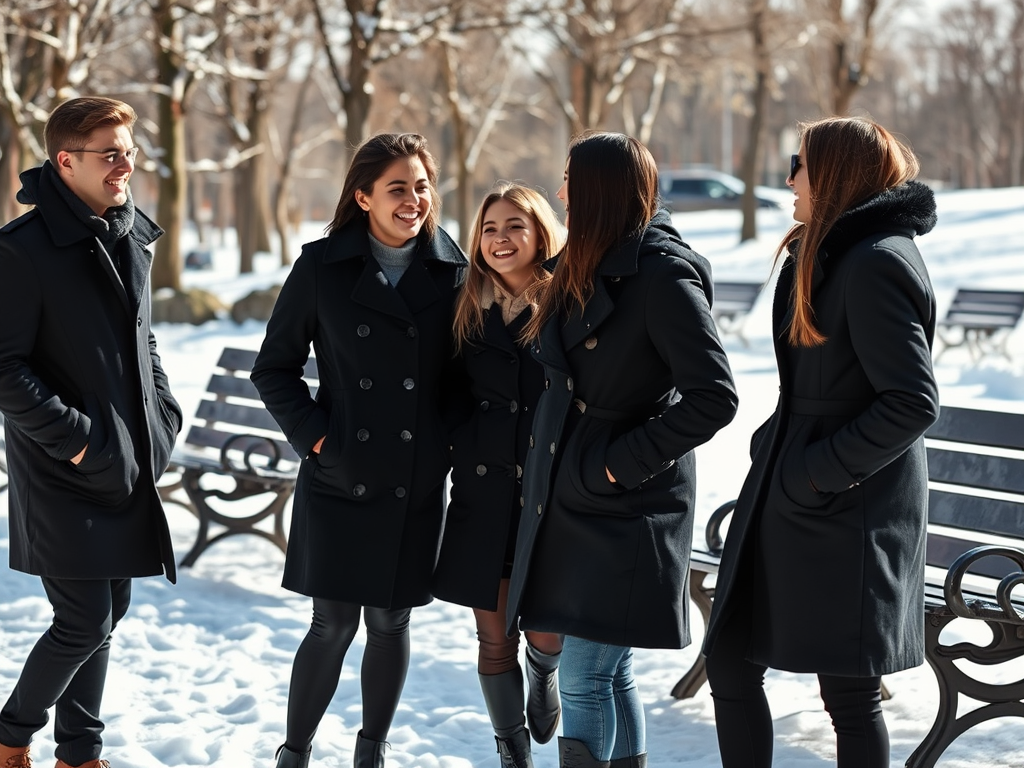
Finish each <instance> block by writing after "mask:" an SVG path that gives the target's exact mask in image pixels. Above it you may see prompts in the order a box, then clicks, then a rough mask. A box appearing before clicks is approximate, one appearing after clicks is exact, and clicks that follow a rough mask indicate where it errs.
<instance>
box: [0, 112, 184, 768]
mask: <svg viewBox="0 0 1024 768" xmlns="http://www.w3.org/2000/svg"><path fill="white" fill-rule="evenodd" d="M135 120H136V115H135V111H134V110H133V109H132V108H131V107H130V106H129V105H127V104H125V103H123V102H120V101H116V100H114V99H108V98H101V97H86V98H78V99H72V100H70V101H67V102H64V103H63V104H61V105H60V106H58V107H57V108H56V109H55V110H54V111H53V113H52V114H51V115H50V118H49V120H47V123H46V127H45V130H44V135H45V140H46V148H47V155H48V159H47V160H46V161H45V162H44V163H43V164H42V166H40V167H38V168H32V169H30V170H28V171H25V172H24V173H22V174H21V182H22V189H21V191H20V192H19V193H18V200H19V202H21V203H23V204H26V205H33V206H35V207H34V208H33V209H32V210H31V211H29V212H28V213H26V214H25V215H23V216H21V217H19V218H17V219H15V220H14V221H12V222H10V223H9V224H7V225H6V226H5V227H3V228H0V412H2V413H3V416H4V422H5V424H4V426H5V431H6V445H7V460H8V465H9V466H8V470H9V482H10V485H9V490H8V507H9V518H10V564H11V568H13V569H15V570H18V571H24V572H26V573H31V574H35V575H38V576H40V577H41V578H42V582H43V589H44V590H45V592H46V596H47V597H48V598H49V600H50V604H51V605H52V606H53V623H52V625H51V626H50V628H49V630H48V631H47V632H46V633H45V634H44V635H43V636H42V637H41V638H40V639H39V640H38V641H37V642H36V645H35V647H34V648H33V649H32V651H31V653H29V656H28V659H27V660H26V661H25V665H24V667H23V669H22V672H21V677H20V679H19V680H18V682H17V684H16V685H15V687H14V691H13V692H12V693H11V695H10V698H9V699H8V700H7V703H6V704H5V705H4V706H3V709H2V710H0V766H2V768H28V767H29V766H31V760H30V758H29V746H28V745H29V742H30V741H31V739H32V737H33V735H34V734H35V733H36V732H37V731H39V730H40V729H41V728H43V726H45V725H46V722H47V710H48V709H49V708H50V707H54V708H55V713H54V739H55V741H56V745H57V746H56V750H55V754H56V757H57V768H109V763H108V762H107V761H106V760H102V759H100V752H101V750H102V738H101V733H102V731H103V722H102V721H101V720H100V701H101V699H102V694H103V687H104V682H105V678H106V673H107V659H108V656H109V651H110V636H111V632H112V631H113V629H114V627H115V626H116V625H117V623H118V621H119V620H120V619H121V617H123V616H124V614H125V612H126V611H127V610H128V603H129V600H130V597H131V579H132V578H133V577H138V576H152V575H159V574H161V573H162V574H164V575H166V577H167V578H168V579H169V580H171V581H172V582H173V581H174V578H175V568H174V557H173V553H172V551H171V541H170V535H169V533H168V528H167V520H166V518H165V516H164V512H163V507H162V506H161V502H160V498H159V495H158V494H157V490H156V481H157V479H158V478H159V477H160V475H161V474H162V473H163V471H164V469H165V468H166V466H167V462H168V458H169V456H170V452H171V449H172V448H173V446H174V440H175V437H176V435H177V433H178V431H179V430H180V429H181V422H182V417H181V409H180V408H179V407H178V404H177V403H176V402H175V400H174V398H173V397H172V396H171V393H170V390H169V388H168V383H167V376H166V375H165V374H164V371H163V368H162V367H161V365H160V358H159V356H158V355H157V352H156V342H155V339H154V337H153V334H152V333H151V331H150V283H149V271H150V265H151V262H152V256H151V254H150V252H149V251H148V250H147V248H146V246H147V245H149V244H150V243H152V242H153V241H154V240H155V239H156V238H157V237H158V236H159V235H160V234H162V231H161V230H160V228H159V227H157V226H156V224H154V223H153V222H152V221H151V220H150V219H149V218H147V217H146V216H145V215H144V214H143V213H142V212H141V211H138V210H136V209H135V206H134V204H133V203H132V196H131V191H130V190H129V187H128V180H129V178H130V177H131V175H132V171H134V170H135V157H136V154H137V152H138V150H137V148H136V147H135V146H134V142H133V139H132V127H133V125H134V124H135ZM0 700H2V699H0Z"/></svg>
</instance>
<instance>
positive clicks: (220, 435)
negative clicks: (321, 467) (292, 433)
mask: <svg viewBox="0 0 1024 768" xmlns="http://www.w3.org/2000/svg"><path fill="white" fill-rule="evenodd" d="M238 434H239V433H238V432H222V431H221V430H219V429H212V428H210V427H192V428H191V429H189V431H188V436H187V437H186V439H185V443H186V445H189V446H194V447H197V448H212V449H214V450H217V451H219V450H220V449H221V446H223V445H224V443H225V442H227V440H228V439H229V438H234V437H235V435H238ZM267 440H268V438H263V437H260V436H258V435H253V436H243V437H239V438H236V439H235V440H234V441H233V442H232V447H233V448H234V449H237V450H239V451H246V450H250V449H251V450H252V452H253V453H254V454H257V455H259V456H266V457H268V458H269V457H271V456H273V449H271V447H270V446H269V445H268V444H267ZM269 440H271V441H272V442H273V443H274V444H275V445H277V447H278V449H279V450H280V452H281V458H282V459H288V460H289V461H298V460H299V456H298V454H297V453H295V449H294V448H292V447H291V445H289V444H288V443H287V442H286V441H284V440H275V439H274V438H269Z"/></svg>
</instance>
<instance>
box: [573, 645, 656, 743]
mask: <svg viewBox="0 0 1024 768" xmlns="http://www.w3.org/2000/svg"><path fill="white" fill-rule="evenodd" d="M558 687H559V689H560V690H561V692H562V734H563V735H564V736H565V737H566V738H569V739H576V740H578V741H582V742H583V743H584V744H586V745H587V749H589V750H590V754H591V755H593V756H594V758H595V759H597V760H617V759H619V758H621V757H630V756H632V755H639V754H642V753H644V752H646V751H647V749H646V737H645V734H644V708H643V705H642V704H641V703H640V692H639V691H638V690H637V687H636V681H634V680H633V649H632V648H624V647H622V646H618V645H607V644H605V643H595V642H592V641H590V640H584V639H582V638H579V637H571V636H569V635H566V637H565V643H564V644H563V646H562V660H561V663H560V664H559V666H558Z"/></svg>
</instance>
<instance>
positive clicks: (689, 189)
mask: <svg viewBox="0 0 1024 768" xmlns="http://www.w3.org/2000/svg"><path fill="white" fill-rule="evenodd" d="M658 184H659V187H660V191H661V199H662V200H663V201H664V203H665V206H666V207H667V208H668V209H669V210H670V211H707V210H715V209H720V208H736V209H738V208H739V207H740V206H741V205H742V198H743V189H744V185H743V182H742V181H740V180H739V179H737V178H736V177H735V176H730V175H729V174H727V173H722V172H721V171H714V170H683V171H662V172H661V173H660V174H659V176H658ZM754 195H755V197H756V199H757V207H758V208H771V209H774V210H780V209H783V208H785V207H786V206H787V205H789V206H790V207H791V206H792V205H793V195H792V194H791V193H790V192H788V191H786V190H781V189H771V188H769V187H755V189H754Z"/></svg>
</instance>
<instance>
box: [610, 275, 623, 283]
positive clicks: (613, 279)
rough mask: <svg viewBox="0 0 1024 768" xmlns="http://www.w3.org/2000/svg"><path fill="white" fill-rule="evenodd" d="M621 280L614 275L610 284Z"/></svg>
mask: <svg viewBox="0 0 1024 768" xmlns="http://www.w3.org/2000/svg"><path fill="white" fill-rule="evenodd" d="M621 279H622V278H621V277H619V276H618V275H616V276H615V277H613V278H612V282H613V283H617V282H619V280H621Z"/></svg>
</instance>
